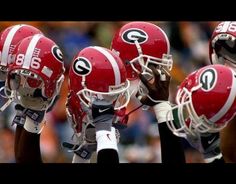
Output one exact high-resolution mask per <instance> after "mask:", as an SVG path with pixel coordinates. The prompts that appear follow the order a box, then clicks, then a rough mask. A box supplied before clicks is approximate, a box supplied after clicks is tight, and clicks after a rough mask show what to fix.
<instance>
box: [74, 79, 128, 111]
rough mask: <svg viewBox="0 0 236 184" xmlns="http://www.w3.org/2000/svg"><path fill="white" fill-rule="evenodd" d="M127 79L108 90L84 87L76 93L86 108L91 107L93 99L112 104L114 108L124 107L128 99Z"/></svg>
mask: <svg viewBox="0 0 236 184" xmlns="http://www.w3.org/2000/svg"><path fill="white" fill-rule="evenodd" d="M129 86H130V82H129V80H126V82H125V83H124V84H121V85H120V86H118V87H117V89H113V88H110V89H109V92H98V91H93V90H90V89H88V88H86V87H84V89H82V90H80V91H79V92H78V93H77V95H78V97H79V99H80V100H81V102H82V104H83V105H84V106H86V107H87V108H90V107H91V104H92V103H93V101H94V100H101V101H103V102H104V103H107V104H113V105H114V110H120V109H122V108H124V107H126V106H127V105H128V103H129V100H130V94H129V90H128V89H129Z"/></svg>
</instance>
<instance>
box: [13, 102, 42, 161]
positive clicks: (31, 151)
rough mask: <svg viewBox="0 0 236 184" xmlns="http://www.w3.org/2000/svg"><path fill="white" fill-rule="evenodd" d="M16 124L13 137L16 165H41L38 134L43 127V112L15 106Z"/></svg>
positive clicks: (14, 121)
mask: <svg viewBox="0 0 236 184" xmlns="http://www.w3.org/2000/svg"><path fill="white" fill-rule="evenodd" d="M15 109H16V112H17V113H16V116H15V118H14V120H13V123H16V124H17V127H16V136H15V146H14V151H15V159H16V163H42V158H41V153H40V133H41V130H42V126H43V123H42V122H43V119H44V114H45V112H44V111H33V110H31V109H26V108H24V107H22V106H21V105H19V104H17V105H16V106H15Z"/></svg>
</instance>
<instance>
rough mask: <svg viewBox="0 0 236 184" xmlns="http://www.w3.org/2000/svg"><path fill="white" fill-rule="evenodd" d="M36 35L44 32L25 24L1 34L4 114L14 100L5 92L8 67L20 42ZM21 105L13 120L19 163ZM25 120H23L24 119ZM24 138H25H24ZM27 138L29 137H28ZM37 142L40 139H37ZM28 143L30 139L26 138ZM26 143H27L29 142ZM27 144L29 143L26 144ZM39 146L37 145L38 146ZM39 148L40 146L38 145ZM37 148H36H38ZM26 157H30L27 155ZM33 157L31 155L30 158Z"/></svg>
mask: <svg viewBox="0 0 236 184" xmlns="http://www.w3.org/2000/svg"><path fill="white" fill-rule="evenodd" d="M35 34H42V32H41V31H40V30H39V29H37V28H35V27H33V26H30V25H25V24H19V25H14V26H10V27H7V28H5V29H4V30H3V31H2V32H1V34H0V37H1V39H0V80H1V82H3V87H2V88H1V96H2V97H3V98H2V100H3V101H4V102H5V104H3V105H2V106H1V111H2V112H3V111H4V110H5V109H6V108H7V107H8V106H9V105H10V103H11V102H12V101H13V99H12V98H8V96H7V95H6V94H5V93H6V92H7V91H6V90H5V89H6V88H5V87H4V85H5V81H6V78H7V71H8V66H9V64H11V63H12V55H13V51H14V49H15V48H16V46H17V44H19V42H20V41H21V40H22V39H24V38H26V37H29V36H33V35H35ZM4 98H5V99H4ZM18 107H19V105H16V107H15V108H16V116H15V117H14V119H13V123H12V124H16V131H15V144H14V152H15V157H16V162H19V160H18V156H17V155H19V154H18V152H19V149H18V147H19V144H20V140H21V139H20V138H21V135H22V130H23V124H24V121H20V116H21V113H20V112H19V111H18ZM22 120H23V119H22ZM22 137H24V136H22ZM26 137H27V135H26ZM35 139H36V140H37V139H38V137H36V138H35ZM26 140H27V141H29V140H30V139H28V138H26ZM27 141H26V142H27ZM26 144H27V143H26ZM36 145H37V144H36ZM38 146H39V145H38ZM38 146H36V147H38ZM31 153H32V154H33V155H39V152H38V149H32V152H31ZM26 156H28V155H27V154H26ZM30 156H31V155H29V157H30Z"/></svg>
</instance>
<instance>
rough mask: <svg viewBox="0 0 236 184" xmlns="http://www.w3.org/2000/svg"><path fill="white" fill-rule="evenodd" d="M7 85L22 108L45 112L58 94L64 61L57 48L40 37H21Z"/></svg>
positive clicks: (50, 41) (10, 67) (9, 68)
mask: <svg viewBox="0 0 236 184" xmlns="http://www.w3.org/2000/svg"><path fill="white" fill-rule="evenodd" d="M12 60H13V63H12V64H10V65H9V67H8V70H9V71H8V75H7V82H6V86H7V89H8V90H10V92H11V96H12V98H14V100H15V101H16V102H17V103H20V104H21V105H22V106H24V107H26V108H30V109H34V110H45V109H47V108H48V107H49V104H50V103H52V102H53V100H54V99H55V97H56V95H57V94H58V93H59V90H60V88H61V84H62V82H63V80H64V75H63V73H64V71H65V68H64V62H63V56H62V52H61V51H60V49H59V47H58V46H57V45H56V44H55V43H54V42H53V41H52V40H50V39H49V38H47V37H45V36H43V35H42V34H37V35H34V36H31V37H27V38H24V39H23V40H22V41H21V42H20V43H19V44H18V45H17V46H16V49H15V50H14V52H13V55H12Z"/></svg>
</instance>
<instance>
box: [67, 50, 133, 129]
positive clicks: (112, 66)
mask: <svg viewBox="0 0 236 184" xmlns="http://www.w3.org/2000/svg"><path fill="white" fill-rule="evenodd" d="M129 85H130V83H129V81H128V80H127V79H126V69H125V66H124V65H123V63H122V61H121V59H120V58H119V57H118V56H117V55H115V54H114V53H112V52H111V51H110V50H109V49H106V48H103V47H97V46H94V47H87V48H85V49H83V50H81V51H80V52H79V53H78V54H77V55H76V56H75V57H74V59H73V63H72V65H71V67H70V71H69V95H68V98H67V116H68V119H69V121H70V122H72V125H73V127H74V129H76V131H77V133H79V132H81V130H82V126H83V123H82V122H86V123H91V112H90V107H91V102H92V99H93V98H94V97H95V98H99V99H105V100H107V101H112V102H113V104H114V107H115V110H116V114H117V116H123V115H124V113H121V112H123V111H124V109H125V107H126V106H127V104H128V102H129V99H130V95H129V92H128V88H129ZM87 125H88V124H87Z"/></svg>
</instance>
